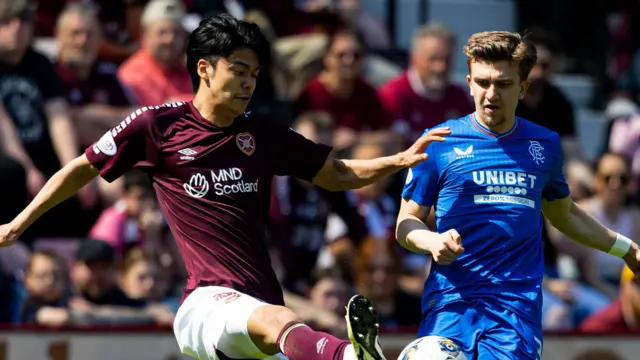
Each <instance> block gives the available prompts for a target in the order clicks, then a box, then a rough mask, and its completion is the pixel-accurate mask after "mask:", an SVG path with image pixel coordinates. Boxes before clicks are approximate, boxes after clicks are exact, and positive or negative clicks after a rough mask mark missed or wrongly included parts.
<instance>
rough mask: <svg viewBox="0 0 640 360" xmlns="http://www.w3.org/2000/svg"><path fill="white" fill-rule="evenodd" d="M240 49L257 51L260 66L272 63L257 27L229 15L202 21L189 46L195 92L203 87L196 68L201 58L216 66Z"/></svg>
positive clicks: (189, 69)
mask: <svg viewBox="0 0 640 360" xmlns="http://www.w3.org/2000/svg"><path fill="white" fill-rule="evenodd" d="M240 48H247V49H250V50H252V51H253V52H255V53H256V55H257V56H258V61H259V62H260V66H265V65H268V63H269V62H270V60H271V45H270V44H269V41H268V40H267V38H266V37H265V36H264V35H263V34H262V32H261V31H260V28H259V27H258V25H256V24H254V23H249V22H246V21H242V20H238V19H236V18H234V17H233V16H231V15H229V14H218V15H215V16H209V17H207V18H205V19H204V20H202V21H201V22H200V24H199V25H198V27H197V28H196V29H195V30H193V32H192V33H191V35H189V43H188V45H187V71H189V76H190V77H191V86H192V87H193V91H197V90H198V87H199V86H200V76H198V69H197V67H198V61H199V60H200V59H205V60H207V61H209V62H211V64H212V65H213V66H215V65H216V62H217V61H218V60H219V59H220V58H222V57H227V56H229V55H231V53H233V52H234V51H235V50H237V49H240Z"/></svg>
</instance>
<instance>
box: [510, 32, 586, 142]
mask: <svg viewBox="0 0 640 360" xmlns="http://www.w3.org/2000/svg"><path fill="white" fill-rule="evenodd" d="M529 40H530V41H531V42H533V44H534V45H535V46H536V50H537V52H538V61H537V63H536V65H535V66H534V67H533V69H532V70H531V72H530V73H529V78H528V80H529V82H530V84H531V85H530V86H529V89H527V92H526V93H525V96H524V98H523V99H522V100H520V103H519V105H518V108H517V109H516V115H517V116H520V117H523V118H525V119H527V120H530V121H533V122H534V123H536V124H538V125H542V126H544V127H546V128H548V129H550V130H553V131H555V132H557V133H558V134H559V135H560V136H561V137H574V136H575V124H574V122H575V120H574V114H573V106H572V105H571V103H570V102H569V101H568V100H567V98H566V97H565V96H564V94H563V93H562V90H560V89H559V88H558V87H556V86H555V85H554V84H552V83H551V75H552V74H553V73H554V71H555V69H556V67H557V58H556V57H557V55H558V47H557V45H556V44H555V40H554V39H553V38H552V37H551V36H550V35H549V34H548V33H547V32H544V31H540V30H538V31H537V32H532V33H531V34H530V35H529Z"/></svg>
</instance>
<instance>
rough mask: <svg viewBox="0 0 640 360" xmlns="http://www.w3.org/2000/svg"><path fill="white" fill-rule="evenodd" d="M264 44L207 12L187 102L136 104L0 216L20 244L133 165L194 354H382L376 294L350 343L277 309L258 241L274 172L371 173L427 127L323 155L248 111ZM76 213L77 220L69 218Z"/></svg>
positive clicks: (364, 358)
mask: <svg viewBox="0 0 640 360" xmlns="http://www.w3.org/2000/svg"><path fill="white" fill-rule="evenodd" d="M269 49H270V46H269V44H268V42H267V40H266V39H265V38H264V36H263V35H262V34H261V32H260V30H259V28H258V27H257V26H256V25H255V24H250V23H247V22H244V21H238V20H236V19H234V18H233V17H231V16H228V15H219V16H216V17H211V18H207V19H205V20H203V21H202V22H201V23H200V25H199V27H198V28H197V29H196V30H194V31H193V33H192V34H191V36H190V39H189V45H188V48H187V68H188V70H189V73H190V74H191V79H192V83H193V88H194V90H195V91H196V94H195V97H194V99H193V101H191V102H176V103H168V104H163V105H158V106H147V107H143V108H141V109H139V110H137V111H135V112H134V113H132V114H131V115H130V116H128V117H127V118H126V119H124V120H123V121H122V123H121V124H120V125H118V126H116V127H115V128H114V129H112V130H110V131H109V132H107V133H106V134H105V135H104V136H103V137H102V138H101V139H100V140H99V141H97V142H96V143H95V144H94V145H92V146H90V147H89V148H87V150H86V151H85V153H84V155H82V156H80V157H78V158H77V159H75V160H73V161H72V162H70V163H69V164H67V165H66V166H65V167H64V168H63V169H62V170H60V171H59V172H58V173H57V174H55V175H54V176H53V177H52V178H51V179H50V181H49V182H48V183H47V184H46V186H45V187H44V188H43V189H42V191H41V192H40V193H39V194H38V195H37V196H36V198H35V199H34V200H33V201H32V202H31V204H30V205H29V206H27V208H26V209H25V210H24V211H22V212H21V213H20V214H19V215H18V216H17V217H16V218H15V219H14V220H13V221H12V222H11V223H10V224H6V225H2V226H0V245H9V244H11V243H12V242H15V241H16V240H17V239H18V238H19V236H20V234H21V233H22V232H23V231H24V230H25V229H26V228H27V227H28V226H30V225H31V224H32V223H33V222H34V221H36V219H37V218H38V217H40V216H41V215H42V214H43V213H45V212H46V211H47V210H49V209H50V208H52V207H53V206H55V205H56V204H58V203H60V202H61V201H62V200H64V199H66V198H68V197H69V196H71V195H72V194H74V193H75V192H76V191H78V190H79V189H80V188H82V187H83V186H84V185H86V184H87V183H88V182H89V181H91V180H92V179H93V178H95V177H96V176H98V175H100V176H102V177H103V178H104V179H106V180H107V181H113V180H114V179H116V178H118V177H119V176H121V175H122V174H123V173H125V172H126V171H128V170H130V169H132V168H138V169H141V170H143V171H145V172H146V173H148V174H149V176H150V177H151V178H152V180H153V184H154V188H155V191H156V194H157V197H158V201H159V203H160V205H161V207H162V210H163V213H164V215H165V217H166V219H167V222H168V223H169V226H170V228H171V231H172V233H173V234H174V237H175V239H176V241H177V243H178V245H179V248H180V251H181V253H182V256H183V258H184V260H185V261H184V262H185V264H186V267H187V270H188V272H189V280H188V283H187V286H186V288H185V290H184V294H185V295H184V297H183V299H182V300H183V301H182V304H181V306H180V309H179V310H178V313H177V314H176V319H175V323H174V332H175V335H176V339H177V341H178V344H179V346H180V349H181V351H182V352H183V353H185V354H188V355H190V356H192V357H195V358H197V359H222V360H224V359H229V358H232V359H266V358H270V357H273V358H280V357H281V356H282V354H284V355H285V356H286V357H288V358H289V359H291V360H303V359H304V360H343V359H354V360H355V359H359V360H382V359H384V355H383V354H382V351H381V349H380V346H379V343H378V329H377V317H376V314H375V311H374V309H373V307H372V305H371V303H370V302H369V301H368V300H367V299H366V298H364V297H362V296H354V297H353V298H352V299H351V301H350V302H349V304H348V305H347V312H348V313H347V325H348V330H349V337H350V340H351V341H350V342H349V341H342V340H339V339H337V338H335V337H333V336H331V335H329V334H326V333H321V332H316V331H313V330H311V329H310V328H309V327H307V326H305V325H304V324H302V323H301V322H300V321H299V320H298V318H297V317H296V315H295V314H294V313H293V312H292V311H291V310H289V309H288V308H286V307H284V301H283V296H282V290H281V287H280V285H279V283H278V280H277V278H276V276H275V273H274V271H273V269H272V268H271V264H270V260H269V254H268V252H267V249H266V246H265V242H264V236H265V234H264V225H265V220H266V215H267V210H268V208H269V199H270V194H269V191H270V188H271V179H272V177H273V175H290V176H295V177H298V178H301V179H304V180H307V181H312V182H313V183H314V184H316V185H317V186H320V187H322V188H325V189H329V190H333V191H340V190H346V189H353V188H358V187H361V186H364V185H367V184H370V183H373V182H375V181H377V180H379V179H382V178H383V177H385V176H388V175H391V174H393V173H395V172H396V171H398V170H400V169H403V168H406V167H412V166H414V165H416V164H418V163H419V162H421V161H424V160H426V158H427V156H426V155H425V148H426V147H427V146H428V145H429V144H430V143H431V142H433V141H442V140H444V138H443V137H442V136H444V135H448V133H449V132H448V130H446V129H445V130H441V131H438V132H433V133H431V134H429V135H427V136H425V137H423V138H421V139H420V140H418V141H417V142H416V143H415V144H414V145H413V146H411V147H410V148H409V149H408V150H406V151H404V152H401V153H399V154H397V155H394V156H390V157H384V158H377V159H372V160H339V159H333V158H330V157H329V153H330V151H331V148H330V147H329V146H325V145H320V144H316V143H314V142H312V141H309V140H307V139H306V138H304V137H303V136H301V135H299V134H298V133H296V132H295V131H293V130H291V129H290V128H289V127H287V126H283V125H281V124H278V123H276V122H272V121H269V120H267V119H260V118H258V117H257V116H253V115H251V114H248V113H245V108H246V106H247V104H248V102H249V100H250V99H251V95H252V93H253V90H254V89H255V86H256V78H257V76H258V72H259V71H260V68H261V67H264V65H265V64H267V63H268V62H269V54H270V50H269ZM70 221H73V219H70Z"/></svg>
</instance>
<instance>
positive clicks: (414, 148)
mask: <svg viewBox="0 0 640 360" xmlns="http://www.w3.org/2000/svg"><path fill="white" fill-rule="evenodd" d="M449 134H451V130H450V129H449V128H448V127H443V128H437V129H434V130H431V131H429V132H428V133H427V134H426V135H423V136H422V137H421V138H420V139H418V140H416V142H415V143H413V145H411V147H410V148H408V149H407V150H405V151H403V152H401V153H400V154H398V155H399V162H400V165H401V166H403V167H414V166H416V165H418V164H419V163H421V162H423V161H425V160H427V158H428V157H429V156H428V155H427V154H426V152H425V151H426V150H427V147H429V145H431V143H433V142H436V141H437V142H442V141H444V137H445V136H447V135H449Z"/></svg>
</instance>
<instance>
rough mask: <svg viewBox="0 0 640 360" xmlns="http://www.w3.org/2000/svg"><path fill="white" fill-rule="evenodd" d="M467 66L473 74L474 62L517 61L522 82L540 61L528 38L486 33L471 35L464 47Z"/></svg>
mask: <svg viewBox="0 0 640 360" xmlns="http://www.w3.org/2000/svg"><path fill="white" fill-rule="evenodd" d="M464 54H465V55H467V57H468V59H467V65H468V66H469V72H471V63H472V62H474V61H482V62H492V63H493V62H498V61H517V62H518V63H519V71H518V72H519V74H520V79H521V80H526V79H527V78H528V77H529V73H530V72H531V69H532V68H533V67H534V65H535V64H536V61H537V60H538V55H537V53H536V47H535V46H534V45H533V43H531V42H530V41H529V40H528V39H527V37H526V36H521V35H520V34H518V33H516V32H510V31H485V32H479V33H475V34H473V35H471V37H470V38H469V41H467V45H465V47H464Z"/></svg>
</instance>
